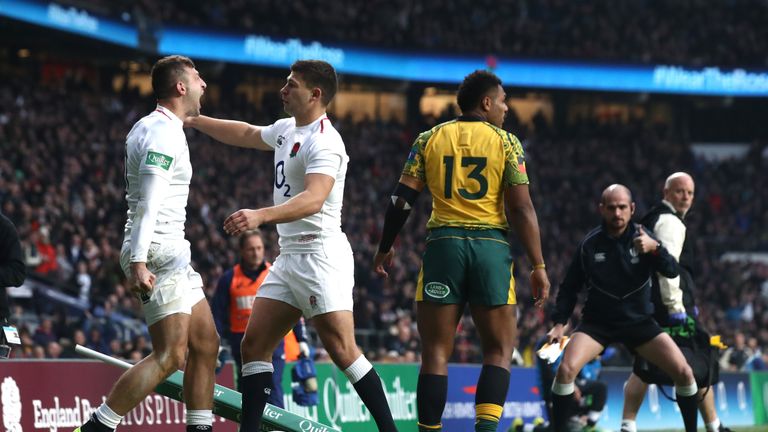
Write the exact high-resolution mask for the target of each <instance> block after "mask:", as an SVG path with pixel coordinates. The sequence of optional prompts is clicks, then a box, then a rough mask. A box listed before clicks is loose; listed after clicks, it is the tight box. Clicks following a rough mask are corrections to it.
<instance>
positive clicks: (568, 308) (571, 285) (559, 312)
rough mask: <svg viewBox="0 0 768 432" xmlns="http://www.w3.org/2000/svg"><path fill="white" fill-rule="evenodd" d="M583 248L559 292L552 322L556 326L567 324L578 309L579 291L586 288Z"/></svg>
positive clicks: (579, 248) (577, 253)
mask: <svg viewBox="0 0 768 432" xmlns="http://www.w3.org/2000/svg"><path fill="white" fill-rule="evenodd" d="M582 250H583V247H582V245H581V244H580V245H579V247H578V249H577V250H576V253H575V254H574V257H573V261H571V265H570V266H569V267H568V273H566V274H565V279H563V282H562V283H561V284H560V288H559V289H558V290H557V300H556V301H555V310H554V312H552V321H553V322H554V323H555V324H566V323H567V322H568V320H569V319H570V318H571V314H573V308H575V307H576V301H577V300H578V298H579V291H581V289H582V288H583V287H584V282H585V280H586V278H585V276H584V269H583V268H582V265H581V255H582Z"/></svg>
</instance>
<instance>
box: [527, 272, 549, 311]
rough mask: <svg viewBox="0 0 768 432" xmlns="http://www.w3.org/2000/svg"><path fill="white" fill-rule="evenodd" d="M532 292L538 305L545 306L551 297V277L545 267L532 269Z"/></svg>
mask: <svg viewBox="0 0 768 432" xmlns="http://www.w3.org/2000/svg"><path fill="white" fill-rule="evenodd" d="M530 281H531V294H532V295H533V300H534V301H535V304H536V307H543V306H544V304H546V302H547V299H549V288H550V286H551V284H550V283H549V277H548V276H547V271H546V269H544V268H537V269H534V270H532V271H531V276H530Z"/></svg>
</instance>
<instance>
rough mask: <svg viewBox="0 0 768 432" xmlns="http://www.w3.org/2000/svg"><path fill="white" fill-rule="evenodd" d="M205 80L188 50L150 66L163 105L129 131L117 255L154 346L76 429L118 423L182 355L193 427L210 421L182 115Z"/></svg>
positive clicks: (211, 343)
mask: <svg viewBox="0 0 768 432" xmlns="http://www.w3.org/2000/svg"><path fill="white" fill-rule="evenodd" d="M205 87H206V84H205V81H203V79H202V78H201V77H200V74H199V73H198V71H197V70H196V69H195V65H194V63H193V62H192V61H191V60H190V59H189V58H187V57H182V56H170V57H165V58H162V59H160V60H159V61H158V62H157V63H155V65H154V66H153V67H152V88H153V90H154V92H155V96H156V97H157V108H156V109H155V110H154V111H153V112H152V113H150V114H149V115H147V116H145V117H144V118H142V119H141V120H139V121H138V122H137V123H136V124H135V125H134V126H133V128H132V129H131V131H130V132H129V133H128V137H127V139H126V161H125V165H126V169H125V180H126V183H127V185H126V199H127V201H128V222H127V223H126V224H125V238H124V241H123V247H122V250H121V254H120V264H121V266H122V268H123V271H124V272H125V274H126V276H127V277H128V286H129V287H130V289H131V290H132V291H133V292H134V293H135V294H136V295H137V296H139V298H140V299H141V301H142V305H143V309H144V315H145V319H146V321H147V325H148V326H149V334H150V336H151V338H152V348H153V351H152V353H151V354H150V355H149V356H147V357H146V358H145V359H143V360H142V361H140V362H139V363H137V364H136V365H135V366H134V367H133V368H131V369H129V370H128V371H127V372H125V373H124V374H123V375H122V376H121V377H120V379H119V380H118V381H117V383H115V385H114V387H113V388H112V390H111V391H110V393H109V396H107V399H106V401H105V402H104V403H102V404H101V406H100V407H99V408H98V409H97V410H96V411H95V413H94V415H93V416H92V417H91V418H90V420H88V422H86V423H85V424H84V425H83V426H81V427H80V428H78V429H75V431H82V432H92V431H99V432H107V431H112V430H114V429H115V428H116V427H117V425H118V424H119V423H120V421H121V420H122V418H123V416H124V415H126V414H127V413H128V411H130V410H131V409H133V408H134V407H136V406H137V405H138V404H139V403H140V402H141V401H142V400H144V398H145V397H146V396H147V395H149V394H150V393H151V392H152V391H153V390H154V389H155V387H156V386H157V385H158V384H160V383H161V382H162V381H163V380H165V379H166V378H167V377H168V376H169V375H171V374H172V373H173V372H175V371H176V370H177V369H179V368H181V367H183V366H184V363H185V358H186V368H185V375H184V390H183V391H184V400H185V401H186V408H187V414H186V420H187V431H200V432H202V431H210V430H212V422H213V415H212V409H213V386H214V381H215V369H216V357H217V353H218V348H219V337H218V334H217V333H216V326H215V325H214V322H213V317H212V315H211V310H210V308H209V307H208V302H207V301H206V300H205V295H204V293H203V290H202V286H203V282H202V279H201V277H200V275H199V274H198V273H197V272H195V270H194V269H193V268H192V267H191V265H190V259H191V257H190V244H189V242H188V241H187V240H185V239H184V222H185V220H186V206H187V197H188V195H189V183H190V180H191V179H192V165H191V164H190V161H189V147H188V146H187V140H186V137H185V135H184V130H183V125H184V120H186V119H187V118H189V117H191V116H198V115H200V97H201V96H202V95H203V92H204V91H205ZM187 351H189V356H188V358H187Z"/></svg>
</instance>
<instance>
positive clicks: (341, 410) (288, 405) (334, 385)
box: [283, 363, 419, 432]
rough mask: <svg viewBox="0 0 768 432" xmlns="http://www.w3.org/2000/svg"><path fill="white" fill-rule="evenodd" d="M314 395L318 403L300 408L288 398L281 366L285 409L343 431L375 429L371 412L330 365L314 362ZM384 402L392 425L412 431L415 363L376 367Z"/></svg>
mask: <svg viewBox="0 0 768 432" xmlns="http://www.w3.org/2000/svg"><path fill="white" fill-rule="evenodd" d="M316 366H317V385H318V390H317V395H318V401H319V404H318V405H317V406H313V407H303V406H299V405H296V404H295V403H293V400H292V399H291V369H293V364H292V363H288V364H286V365H285V371H284V373H283V390H284V391H285V409H286V410H287V411H290V412H292V413H295V414H297V415H299V416H301V417H304V418H307V419H311V420H314V421H318V422H320V423H324V424H327V425H329V426H331V427H334V428H337V429H340V430H343V431H344V432H356V431H360V432H369V431H372V430H376V423H374V421H373V418H372V417H371V413H370V412H368V409H367V408H366V407H365V405H363V402H362V401H361V400H360V398H359V397H358V396H357V392H356V391H355V388H354V387H353V386H352V384H351V383H350V382H349V380H347V377H346V376H344V374H343V373H342V372H341V371H340V370H339V369H338V368H337V367H336V366H334V365H333V364H330V363H317V364H316ZM376 371H377V372H378V373H379V376H380V377H381V381H382V383H383V385H384V392H385V393H386V395H387V402H389V406H390V408H391V410H392V416H393V417H394V419H395V424H396V425H397V428H398V430H400V431H401V432H409V431H412V432H416V431H417V427H416V421H417V418H416V381H417V379H418V375H419V368H418V365H416V364H377V365H376Z"/></svg>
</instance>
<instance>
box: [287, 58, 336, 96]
mask: <svg viewBox="0 0 768 432" xmlns="http://www.w3.org/2000/svg"><path fill="white" fill-rule="evenodd" d="M291 72H294V73H297V74H299V75H301V79H302V80H303V81H304V82H305V83H306V84H307V87H309V88H315V87H318V88H319V89H320V90H321V91H322V92H323V94H322V96H321V99H320V100H321V102H322V103H323V105H328V104H329V103H331V101H332V100H333V97H334V96H336V91H337V90H338V89H339V79H338V77H337V76H336V70H335V69H334V68H333V66H331V64H330V63H328V62H324V61H322V60H297V61H295V62H294V63H293V64H292V65H291Z"/></svg>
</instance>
